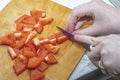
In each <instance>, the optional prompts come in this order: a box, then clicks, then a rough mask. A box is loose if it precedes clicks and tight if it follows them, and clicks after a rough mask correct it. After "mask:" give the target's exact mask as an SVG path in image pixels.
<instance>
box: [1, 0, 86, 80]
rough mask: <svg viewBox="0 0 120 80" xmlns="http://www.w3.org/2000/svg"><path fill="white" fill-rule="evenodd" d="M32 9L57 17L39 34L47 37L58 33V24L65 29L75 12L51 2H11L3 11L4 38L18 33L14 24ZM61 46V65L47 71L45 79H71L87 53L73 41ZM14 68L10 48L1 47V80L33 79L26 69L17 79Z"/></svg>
mask: <svg viewBox="0 0 120 80" xmlns="http://www.w3.org/2000/svg"><path fill="white" fill-rule="evenodd" d="M31 10H45V11H47V16H51V17H53V18H54V21H53V22H52V23H51V24H50V25H48V26H46V27H45V29H44V31H43V32H42V34H41V35H39V36H44V37H48V36H50V35H52V34H54V33H56V32H58V30H57V29H56V26H57V25H58V26H61V27H65V24H66V20H67V18H68V15H69V14H70V12H71V10H70V9H68V8H66V7H63V6H61V5H59V4H57V3H54V2H52V1H51V0H11V2H10V3H9V4H8V5H7V6H6V7H5V8H4V9H3V10H2V11H1V12H0V36H4V35H6V34H7V33H9V32H12V31H14V30H15V23H14V21H15V20H16V19H17V18H18V17H20V16H21V15H23V14H29V12H30V11H31ZM59 47H60V48H61V50H60V52H59V53H58V55H56V58H57V60H58V61H59V63H58V64H56V65H51V66H50V67H49V69H47V70H46V71H45V74H46V76H45V78H44V79H43V80H67V79H68V78H69V76H70V74H71V73H72V71H73V69H74V68H75V66H76V64H77V63H78V61H79V60H80V59H81V57H82V56H83V54H84V52H85V49H84V48H82V47H81V46H79V45H77V44H74V43H72V42H71V41H69V40H68V41H66V42H64V43H63V44H60V45H59ZM12 65H13V61H12V60H11V58H10V57H9V55H8V53H7V46H0V80H29V71H27V70H26V71H25V72H23V73H22V74H21V75H19V76H16V75H15V73H14V71H13V68H12Z"/></svg>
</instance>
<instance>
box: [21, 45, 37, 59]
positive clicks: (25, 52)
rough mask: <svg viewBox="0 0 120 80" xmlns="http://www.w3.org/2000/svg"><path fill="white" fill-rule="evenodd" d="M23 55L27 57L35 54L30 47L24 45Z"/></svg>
mask: <svg viewBox="0 0 120 80" xmlns="http://www.w3.org/2000/svg"><path fill="white" fill-rule="evenodd" d="M23 55H24V56H26V57H27V58H29V57H33V56H35V55H36V53H34V52H33V51H32V50H31V48H29V47H24V48H23Z"/></svg>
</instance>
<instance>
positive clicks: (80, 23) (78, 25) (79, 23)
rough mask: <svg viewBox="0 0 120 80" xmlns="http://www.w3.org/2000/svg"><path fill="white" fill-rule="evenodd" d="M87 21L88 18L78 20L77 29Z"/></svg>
mask: <svg viewBox="0 0 120 80" xmlns="http://www.w3.org/2000/svg"><path fill="white" fill-rule="evenodd" d="M85 22H87V20H83V21H80V22H78V23H77V24H76V26H75V30H76V29H79V28H80V27H81V26H82V25H83V24H84V23H85Z"/></svg>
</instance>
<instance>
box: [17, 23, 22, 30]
mask: <svg viewBox="0 0 120 80" xmlns="http://www.w3.org/2000/svg"><path fill="white" fill-rule="evenodd" d="M22 30H23V23H19V24H17V25H16V31H22Z"/></svg>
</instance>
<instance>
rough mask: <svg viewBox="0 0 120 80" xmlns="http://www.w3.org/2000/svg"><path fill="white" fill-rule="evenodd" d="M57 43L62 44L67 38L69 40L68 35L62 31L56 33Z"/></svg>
mask: <svg viewBox="0 0 120 80" xmlns="http://www.w3.org/2000/svg"><path fill="white" fill-rule="evenodd" d="M56 38H57V43H58V44H60V43H62V42H64V41H66V40H68V37H67V36H66V35H65V34H63V33H62V32H59V33H56Z"/></svg>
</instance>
